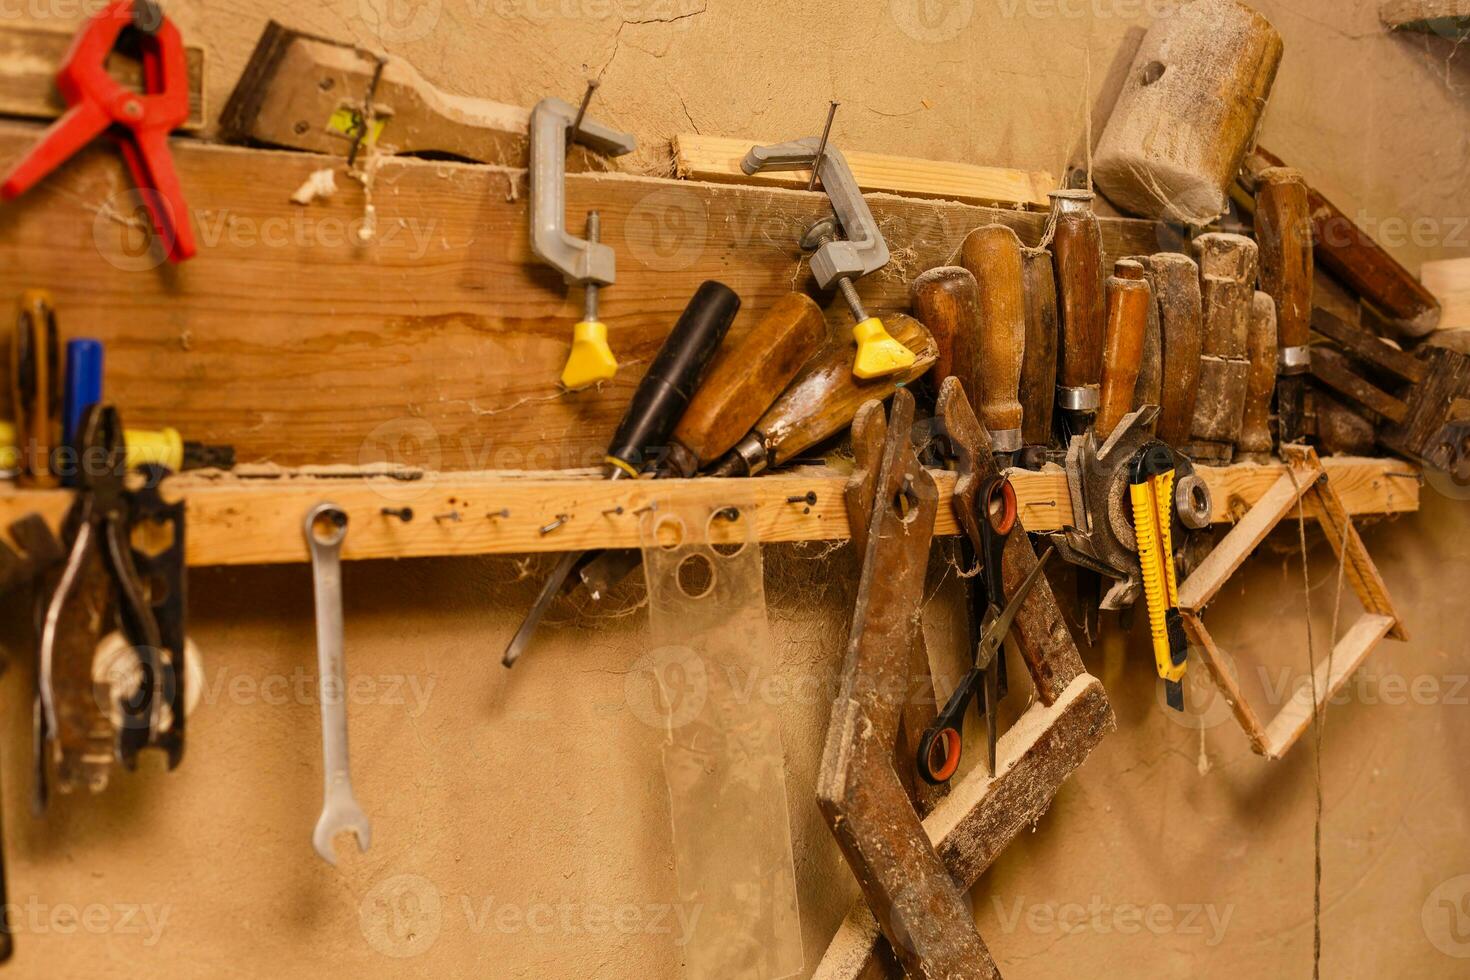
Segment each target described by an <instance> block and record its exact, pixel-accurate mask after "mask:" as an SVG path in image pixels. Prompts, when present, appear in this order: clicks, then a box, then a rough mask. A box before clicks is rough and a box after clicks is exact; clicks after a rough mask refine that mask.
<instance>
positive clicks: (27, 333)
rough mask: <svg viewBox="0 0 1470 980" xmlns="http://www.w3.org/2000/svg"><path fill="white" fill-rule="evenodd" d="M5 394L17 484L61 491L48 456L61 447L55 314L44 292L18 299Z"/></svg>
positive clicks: (35, 290)
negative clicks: (10, 414) (15, 455)
mask: <svg viewBox="0 0 1470 980" xmlns="http://www.w3.org/2000/svg"><path fill="white" fill-rule="evenodd" d="M10 392H11V398H12V399H13V403H12V410H13V411H14V413H15V414H14V418H15V429H16V439H17V440H18V442H19V446H20V468H19V474H18V475H19V478H20V482H21V484H22V485H23V486H28V487H36V488H44V489H49V488H51V487H56V486H60V483H61V481H60V480H59V479H58V478H57V476H56V474H55V473H54V471H53V465H54V462H55V461H54V459H53V454H54V453H55V451H56V449H57V447H58V446H59V445H60V444H61V401H62V398H61V396H62V379H61V354H60V347H59V341H58V340H57V332H56V310H55V308H54V307H53V306H52V303H51V295H50V294H49V293H47V292H45V291H44V290H40V289H30V290H27V291H26V292H25V293H24V294H23V295H22V296H21V300H20V315H19V317H18V318H17V319H16V323H15V333H14V334H13V339H12V342H11V346H10Z"/></svg>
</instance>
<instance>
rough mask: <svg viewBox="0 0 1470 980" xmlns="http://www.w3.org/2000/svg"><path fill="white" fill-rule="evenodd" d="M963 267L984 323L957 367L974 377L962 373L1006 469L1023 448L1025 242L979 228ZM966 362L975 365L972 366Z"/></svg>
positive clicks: (1000, 230)
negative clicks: (972, 282)
mask: <svg viewBox="0 0 1470 980" xmlns="http://www.w3.org/2000/svg"><path fill="white" fill-rule="evenodd" d="M959 264H960V266H961V267H963V268H965V269H967V270H969V272H970V274H971V275H973V276H974V277H975V282H976V284H977V285H978V286H979V291H980V292H979V295H980V321H979V324H978V332H977V334H976V338H975V353H974V354H973V356H971V357H969V358H961V356H960V355H959V354H958V353H957V354H956V356H955V360H956V362H957V367H965V368H966V369H967V371H968V373H963V372H959V371H957V372H956V373H957V374H958V376H959V379H960V382H961V383H962V384H963V385H964V386H965V390H966V391H969V392H971V393H972V397H974V398H975V400H976V404H975V411H976V414H977V415H979V417H980V422H981V423H982V424H983V425H984V426H985V428H986V429H987V430H988V431H989V433H990V441H991V445H992V446H993V448H994V450H995V454H996V456H997V457H999V458H1000V465H1001V468H1002V469H1005V468H1006V467H1007V466H1009V465H1010V464H1011V462H1012V461H1013V460H1014V458H1015V454H1016V453H1018V452H1020V450H1021V444H1022V422H1023V416H1022V410H1021V399H1020V388H1021V364H1022V360H1023V358H1024V355H1025V349H1026V263H1025V257H1024V256H1023V254H1022V249H1021V239H1019V238H1017V237H1016V233H1015V232H1014V231H1012V230H1011V229H1009V228H1007V227H1006V226H1005V225H985V226H984V227H981V228H976V229H975V230H974V231H972V232H970V234H969V235H967V236H966V237H965V240H964V242H963V243H962V244H961V245H960V252H959ZM965 360H969V361H971V362H972V363H970V364H968V365H966V364H965V363H964V361H965ZM977 385H978V387H977Z"/></svg>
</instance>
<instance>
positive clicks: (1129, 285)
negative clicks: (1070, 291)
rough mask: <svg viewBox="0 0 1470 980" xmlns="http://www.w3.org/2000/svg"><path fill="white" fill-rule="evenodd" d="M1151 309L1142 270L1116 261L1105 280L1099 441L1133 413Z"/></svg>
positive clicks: (1141, 267) (1122, 261)
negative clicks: (1106, 297) (1104, 323)
mask: <svg viewBox="0 0 1470 980" xmlns="http://www.w3.org/2000/svg"><path fill="white" fill-rule="evenodd" d="M1152 306H1153V290H1152V289H1150V288H1149V285H1148V280H1147V279H1145V278H1144V272H1143V266H1142V265H1140V264H1139V263H1137V262H1133V261H1130V260H1128V259H1122V260H1120V261H1119V262H1118V263H1117V265H1116V266H1115V272H1114V274H1113V275H1111V276H1109V277H1108V301H1107V328H1106V332H1105V334H1104V341H1103V370H1102V385H1101V391H1100V395H1099V399H1098V409H1097V419H1096V422H1095V425H1096V432H1097V436H1098V438H1099V439H1103V440H1106V439H1107V438H1108V436H1110V435H1112V434H1113V430H1114V429H1116V428H1117V427H1118V423H1119V422H1121V421H1123V416H1125V415H1127V414H1128V413H1129V412H1131V411H1133V400H1134V395H1135V393H1136V392H1137V389H1138V373H1139V368H1140V364H1141V362H1142V359H1143V345H1144V340H1145V337H1146V336H1147V333H1148V318H1149V312H1150V309H1151V307H1152ZM1155 414H1157V413H1155Z"/></svg>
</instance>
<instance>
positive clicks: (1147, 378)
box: [1114, 255, 1164, 434]
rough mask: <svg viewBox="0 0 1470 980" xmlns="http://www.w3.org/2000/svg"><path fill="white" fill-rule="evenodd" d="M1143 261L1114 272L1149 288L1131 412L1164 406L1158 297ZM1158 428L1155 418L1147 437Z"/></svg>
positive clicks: (1141, 259)
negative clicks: (1129, 277) (1139, 281)
mask: <svg viewBox="0 0 1470 980" xmlns="http://www.w3.org/2000/svg"><path fill="white" fill-rule="evenodd" d="M1145 258H1146V256H1142V255H1136V256H1133V257H1132V258H1131V259H1130V261H1131V262H1136V263H1137V266H1132V265H1130V266H1121V267H1119V268H1117V269H1115V270H1114V271H1115V272H1116V273H1117V274H1119V275H1124V274H1125V273H1126V274H1127V275H1128V276H1136V277H1138V278H1140V279H1142V280H1143V281H1144V282H1145V283H1146V284H1147V285H1148V288H1149V302H1148V324H1147V326H1146V327H1145V328H1144V332H1143V349H1142V351H1141V352H1140V354H1139V358H1138V383H1137V384H1136V385H1135V386H1134V388H1133V405H1132V408H1134V409H1139V408H1143V407H1145V406H1147V405H1156V406H1160V407H1162V406H1163V404H1164V323H1163V318H1162V317H1161V316H1160V314H1159V303H1158V296H1156V295H1155V294H1154V284H1153V276H1152V275H1151V274H1150V273H1149V271H1148V265H1147V264H1146V263H1145V261H1144V259H1145ZM1157 425H1158V420H1157V419H1155V420H1154V424H1153V425H1151V426H1149V432H1150V434H1152V433H1153V432H1154V430H1155V428H1156V427H1157Z"/></svg>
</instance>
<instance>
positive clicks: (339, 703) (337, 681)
mask: <svg viewBox="0 0 1470 980" xmlns="http://www.w3.org/2000/svg"><path fill="white" fill-rule="evenodd" d="M305 528H306V545H307V548H308V549H309V550H310V551H311V574H312V593H313V595H314V596H315V598H316V659H317V672H318V673H319V674H320V677H319V678H318V681H317V689H318V697H319V698H320V700H321V703H322V775H323V779H324V784H325V785H324V788H323V791H322V795H323V800H322V814H321V816H320V817H319V818H318V819H317V822H316V829H315V830H314V831H313V832H312V835H311V843H312V845H313V846H314V847H315V848H316V852H317V853H318V854H320V855H321V857H322V860H323V861H325V862H327V863H328V864H330V865H334V866H335V865H336V863H337V854H336V852H335V851H334V850H333V848H332V842H333V840H334V839H335V838H336V836H337V835H338V834H340V833H342V832H344V831H349V830H350V831H351V832H352V833H353V835H354V836H355V837H356V838H357V849H358V850H359V851H361V852H364V853H366V851H367V849H368V847H370V846H371V845H372V842H373V826H372V824H371V823H369V822H368V818H367V814H365V813H363V811H362V807H361V806H359V805H358V803H357V798H356V797H355V796H354V795H353V793H352V770H351V767H350V765H349V760H348V754H347V669H346V665H345V662H344V660H343V648H342V540H343V539H344V538H346V537H347V515H346V514H345V513H343V511H342V509H341V508H340V507H338V506H337V505H336V504H330V503H323V504H318V505H317V506H315V507H313V508H312V509H311V510H310V511H308V512H307V514H306V525H305Z"/></svg>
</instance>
